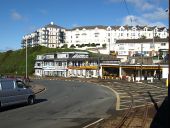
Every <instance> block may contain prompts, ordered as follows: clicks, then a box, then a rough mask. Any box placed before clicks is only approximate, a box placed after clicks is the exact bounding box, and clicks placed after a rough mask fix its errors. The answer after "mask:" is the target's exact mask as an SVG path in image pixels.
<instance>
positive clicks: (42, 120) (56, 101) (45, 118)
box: [0, 80, 116, 128]
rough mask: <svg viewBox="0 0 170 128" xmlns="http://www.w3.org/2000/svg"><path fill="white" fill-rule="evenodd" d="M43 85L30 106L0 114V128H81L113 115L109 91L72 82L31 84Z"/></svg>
mask: <svg viewBox="0 0 170 128" xmlns="http://www.w3.org/2000/svg"><path fill="white" fill-rule="evenodd" d="M33 83H34V84H41V85H44V86H45V87H46V88H47V89H46V91H45V92H43V93H41V94H38V95H37V101H36V102H37V103H36V104H34V105H31V106H25V105H21V106H12V107H10V108H6V109H5V110H4V111H2V112H0V128H70V127H72V128H76V127H77V128H80V127H82V126H85V125H86V124H88V123H90V122H92V121H95V120H97V119H100V118H107V117H108V116H110V114H111V113H114V106H115V100H116V99H115V96H114V94H113V92H111V91H110V90H109V89H107V88H104V87H101V86H97V85H94V84H90V83H81V82H76V81H75V82H74V81H70V82H69V81H56V80H55V81H54V80H52V81H47V80H34V82H33Z"/></svg>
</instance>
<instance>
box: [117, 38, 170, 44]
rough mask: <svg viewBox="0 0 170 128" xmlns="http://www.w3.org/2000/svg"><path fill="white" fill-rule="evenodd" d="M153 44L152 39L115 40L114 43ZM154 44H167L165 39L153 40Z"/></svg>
mask: <svg viewBox="0 0 170 128" xmlns="http://www.w3.org/2000/svg"><path fill="white" fill-rule="evenodd" d="M148 42H153V39H126V40H117V41H116V43H148ZM154 42H168V39H167V38H164V39H157V38H156V39H154Z"/></svg>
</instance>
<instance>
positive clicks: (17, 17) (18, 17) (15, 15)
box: [11, 10, 23, 20]
mask: <svg viewBox="0 0 170 128" xmlns="http://www.w3.org/2000/svg"><path fill="white" fill-rule="evenodd" d="M11 18H12V19H13V20H22V19H23V16H22V15H21V14H20V13H19V12H17V11H16V10H12V11H11Z"/></svg>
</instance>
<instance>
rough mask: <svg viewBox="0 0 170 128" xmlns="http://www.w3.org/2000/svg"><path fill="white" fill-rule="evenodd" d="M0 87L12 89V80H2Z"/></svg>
mask: <svg viewBox="0 0 170 128" xmlns="http://www.w3.org/2000/svg"><path fill="white" fill-rule="evenodd" d="M1 87H2V90H12V89H14V82H13V81H2V82H1Z"/></svg>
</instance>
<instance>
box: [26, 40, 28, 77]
mask: <svg viewBox="0 0 170 128" xmlns="http://www.w3.org/2000/svg"><path fill="white" fill-rule="evenodd" d="M27 45H28V44H27V40H26V46H25V49H26V53H25V61H26V65H25V77H26V79H27V77H28V73H27V72H28V68H27V61H28V60H27V59H28V57H27Z"/></svg>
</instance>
